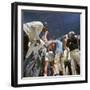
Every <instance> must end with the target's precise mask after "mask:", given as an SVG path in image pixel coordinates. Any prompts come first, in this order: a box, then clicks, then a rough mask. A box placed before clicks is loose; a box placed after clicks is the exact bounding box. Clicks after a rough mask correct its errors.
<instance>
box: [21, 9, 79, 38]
mask: <svg viewBox="0 0 90 90" xmlns="http://www.w3.org/2000/svg"><path fill="white" fill-rule="evenodd" d="M31 21H41V22H47V24H48V30H49V33H50V36H51V38H54V39H56V38H58V37H61V36H63V35H64V34H66V33H68V32H69V31H75V32H76V33H77V34H80V13H70V12H54V11H53V12H51V11H31V10H23V11H22V23H23V24H24V23H27V22H31Z"/></svg>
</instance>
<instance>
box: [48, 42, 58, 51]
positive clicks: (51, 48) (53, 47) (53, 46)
mask: <svg viewBox="0 0 90 90" xmlns="http://www.w3.org/2000/svg"><path fill="white" fill-rule="evenodd" d="M55 48H56V43H54V42H52V43H51V44H49V45H48V50H49V51H52V50H54V49H55Z"/></svg>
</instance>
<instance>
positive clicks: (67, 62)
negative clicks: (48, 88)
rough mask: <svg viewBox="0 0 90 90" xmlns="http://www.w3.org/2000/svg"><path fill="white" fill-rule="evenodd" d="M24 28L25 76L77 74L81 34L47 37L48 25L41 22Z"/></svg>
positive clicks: (72, 33)
mask: <svg viewBox="0 0 90 90" xmlns="http://www.w3.org/2000/svg"><path fill="white" fill-rule="evenodd" d="M23 30H24V32H25V33H26V35H27V36H28V38H29V42H28V51H27V53H26V56H25V60H24V63H23V76H24V77H38V76H57V75H79V74H80V35H77V34H76V33H75V32H74V31H70V32H68V33H67V34H65V35H63V36H62V37H61V38H59V39H50V38H49V34H50V33H49V30H48V27H47V25H45V24H43V23H42V22H40V21H32V22H29V23H25V24H24V25H23Z"/></svg>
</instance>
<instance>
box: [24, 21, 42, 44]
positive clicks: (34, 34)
mask: <svg viewBox="0 0 90 90" xmlns="http://www.w3.org/2000/svg"><path fill="white" fill-rule="evenodd" d="M43 27H44V25H43V23H42V22H40V21H32V22H28V23H25V24H23V30H24V31H25V33H26V34H27V35H28V37H29V40H30V42H33V41H35V40H40V37H39V35H40V33H41V31H42V29H43Z"/></svg>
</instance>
